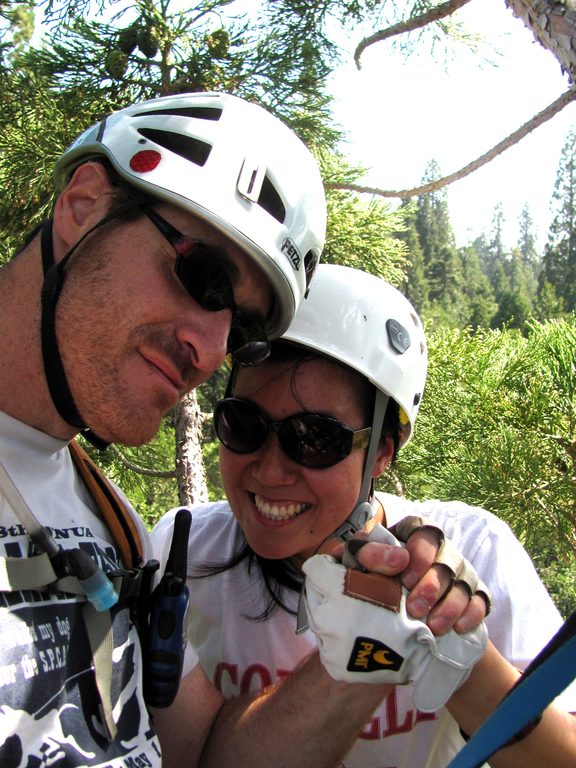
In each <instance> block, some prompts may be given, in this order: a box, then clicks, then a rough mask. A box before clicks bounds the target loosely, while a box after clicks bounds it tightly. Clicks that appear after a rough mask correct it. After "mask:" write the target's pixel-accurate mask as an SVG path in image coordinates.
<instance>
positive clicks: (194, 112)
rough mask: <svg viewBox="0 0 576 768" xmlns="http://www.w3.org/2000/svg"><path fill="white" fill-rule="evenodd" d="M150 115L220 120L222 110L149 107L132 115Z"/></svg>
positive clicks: (211, 108) (212, 108)
mask: <svg viewBox="0 0 576 768" xmlns="http://www.w3.org/2000/svg"><path fill="white" fill-rule="evenodd" d="M149 115H176V116H179V117H195V118H196V119H198V120H220V116H221V115H222V110H221V109H217V108H215V107H182V108H180V109H166V108H164V109H147V110H146V111H145V112H134V113H133V114H132V117H148V116H149Z"/></svg>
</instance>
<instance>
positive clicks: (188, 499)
mask: <svg viewBox="0 0 576 768" xmlns="http://www.w3.org/2000/svg"><path fill="white" fill-rule="evenodd" d="M174 429H175V432H176V472H177V475H178V495H179V497H180V503H181V504H196V503H198V502H203V501H208V487H207V485H206V473H205V471H204V462H203V461H202V414H201V412H200V407H199V405H198V399H197V397H196V392H195V391H194V390H192V392H190V393H189V394H188V395H186V397H185V398H184V399H183V400H182V402H181V403H180V404H179V405H178V406H177V407H176V408H175V411H174Z"/></svg>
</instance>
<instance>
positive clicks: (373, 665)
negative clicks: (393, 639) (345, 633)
mask: <svg viewBox="0 0 576 768" xmlns="http://www.w3.org/2000/svg"><path fill="white" fill-rule="evenodd" d="M403 662H404V657H403V656H400V654H399V653H396V651H394V650H392V648H389V647H388V646H387V645H385V644H384V643H381V642H380V640H374V639H372V638H370V637H357V638H356V640H355V642H354V647H353V648H352V653H351V654H350V659H349V661H348V665H347V667H346V669H347V670H348V672H377V671H379V670H383V669H387V670H390V671H391V672H397V671H398V670H399V669H400V667H401V666H402V663H403Z"/></svg>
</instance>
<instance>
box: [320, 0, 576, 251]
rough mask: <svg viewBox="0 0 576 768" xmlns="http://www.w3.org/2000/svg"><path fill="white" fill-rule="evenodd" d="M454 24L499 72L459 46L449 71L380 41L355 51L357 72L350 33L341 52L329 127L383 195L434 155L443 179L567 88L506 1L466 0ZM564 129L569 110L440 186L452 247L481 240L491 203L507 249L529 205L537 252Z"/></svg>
mask: <svg viewBox="0 0 576 768" xmlns="http://www.w3.org/2000/svg"><path fill="white" fill-rule="evenodd" d="M457 18H460V19H461V20H462V21H463V22H465V23H466V27H467V29H469V30H470V31H476V32H481V33H482V35H483V38H484V39H485V41H486V43H487V44H489V45H490V46H494V47H495V48H497V49H498V50H499V51H500V52H501V54H502V55H500V56H496V55H495V54H494V53H493V49H492V54H491V57H492V59H495V60H496V62H497V66H491V65H490V64H487V63H485V62H484V63H482V61H481V60H479V59H478V57H476V56H473V55H472V54H470V53H469V52H467V51H465V50H463V49H461V50H460V51H459V52H456V54H455V55H454V58H453V60H451V61H449V62H448V63H447V64H444V63H443V62H442V63H439V64H435V63H434V62H433V60H432V58H431V56H430V53H429V51H427V52H426V53H425V54H422V55H412V56H411V57H410V58H409V59H408V60H406V59H405V58H404V57H403V56H401V55H400V54H399V53H395V52H394V51H393V50H392V48H391V45H390V43H389V42H383V43H377V44H375V45H373V46H371V47H370V48H368V49H367V50H366V51H365V52H364V54H363V56H362V59H361V69H360V70H358V69H357V68H356V65H355V63H354V60H353V55H352V54H353V51H354V48H355V46H356V45H357V43H358V42H359V40H360V39H361V38H360V37H359V36H358V37H356V36H355V35H354V36H351V38H350V51H349V55H348V56H347V57H346V60H345V62H344V63H343V65H342V66H341V67H340V68H339V69H338V71H337V73H336V75H335V76H334V78H333V80H332V83H331V90H332V93H333V95H334V97H335V104H334V115H335V118H336V121H337V122H338V123H339V124H340V125H341V126H342V128H344V129H345V131H346V132H347V143H346V144H345V145H344V146H343V149H344V150H345V152H346V154H347V155H348V157H349V158H351V159H352V160H353V161H355V162H358V163H360V164H361V165H362V166H363V167H365V168H367V169H369V170H368V173H367V175H366V176H365V177H363V179H362V180H361V183H365V184H367V185H370V186H375V187H380V188H383V189H406V188H409V187H414V186H418V184H419V183H420V182H421V179H422V175H423V173H424V170H425V168H426V165H427V163H428V161H429V160H432V159H433V160H436V162H437V163H438V164H439V166H440V170H441V173H442V175H443V176H444V175H447V174H449V173H453V172H455V171H457V170H459V169H460V168H461V167H463V166H465V165H467V164H468V163H469V162H471V161H472V160H474V159H476V158H477V157H478V156H479V155H482V154H483V153H484V152H486V151H487V150H489V149H490V148H491V147H492V146H493V145H494V144H496V143H497V142H499V141H501V140H502V139H503V138H505V137H506V136H507V135H508V134H509V133H511V132H512V131H514V130H516V129H517V128H518V127H520V125H522V124H523V123H525V122H526V121H527V120H529V119H530V118H531V117H532V116H533V115H535V114H536V113H537V112H540V111H541V110H542V109H544V108H545V107H546V106H548V104H550V103H551V102H552V101H554V100H555V99H556V98H558V97H559V96H560V95H561V94H562V93H564V91H566V90H567V89H568V87H569V83H568V78H567V76H566V75H565V74H562V72H561V69H560V65H559V63H558V62H557V60H556V58H555V57H554V55H553V54H552V53H551V52H550V51H548V50H547V49H545V48H544V47H543V46H541V45H540V44H539V43H538V42H536V41H535V40H534V36H533V34H532V32H531V31H530V30H529V29H528V28H527V27H525V26H524V23H523V22H522V20H520V19H517V18H516V17H514V15H513V13H512V11H511V10H510V9H508V8H507V7H506V5H505V2H504V0H481V1H480V0H473V2H471V3H469V4H468V5H467V6H464V8H462V9H461V10H460V11H458V16H457ZM572 126H574V127H576V103H571V104H569V105H568V106H567V107H565V108H564V109H563V110H562V112H560V113H559V114H557V115H556V116H555V117H553V118H552V119H551V120H549V121H548V122H547V123H545V124H544V125H542V126H540V127H539V128H537V129H535V130H534V131H533V132H532V133H531V134H528V136H527V137H526V138H524V139H522V140H521V142H520V143H519V144H517V145H515V146H514V147H512V148H510V149H508V150H506V152H504V153H503V154H502V155H500V156H499V157H497V158H496V159H495V160H492V161H491V162H490V163H489V164H487V165H485V166H484V167H483V168H481V169H479V170H477V171H475V172H474V173H473V174H471V175H470V176H468V177H466V178H465V179H462V180H460V181H457V182H454V183H453V184H452V185H450V186H449V187H448V188H447V194H448V205H449V210H450V216H451V222H452V227H453V230H454V234H455V236H456V242H457V245H458V246H462V245H465V244H466V243H468V242H470V241H471V240H473V239H474V238H475V237H476V236H478V235H480V234H481V233H482V232H486V233H489V232H490V230H491V225H492V218H493V214H494V209H495V206H496V205H497V204H498V203H502V206H503V212H504V217H505V228H504V242H505V245H507V246H508V247H512V246H514V245H516V243H517V241H518V219H519V217H520V214H521V212H522V209H523V207H524V205H525V204H528V205H529V208H530V214H531V216H532V220H533V222H534V228H535V233H536V236H537V242H538V245H539V247H543V245H544V243H545V242H546V237H547V232H548V227H549V225H550V221H551V213H550V200H551V197H552V193H553V190H554V183H555V181H556V175H557V170H558V163H559V160H560V154H561V151H562V147H563V145H564V142H565V139H566V136H567V134H568V131H569V129H570V128H571V127H572ZM390 202H391V204H393V205H395V204H397V202H398V201H396V200H394V199H390Z"/></svg>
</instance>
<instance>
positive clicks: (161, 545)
mask: <svg viewBox="0 0 576 768" xmlns="http://www.w3.org/2000/svg"><path fill="white" fill-rule="evenodd" d="M180 509H187V510H189V511H190V514H191V522H190V533H189V535H188V549H189V551H194V552H196V553H198V552H199V551H200V550H202V551H203V552H205V553H206V554H208V553H209V551H216V552H218V551H220V552H221V553H223V552H224V550H225V549H226V550H227V548H228V544H227V542H230V543H231V542H232V541H233V540H234V538H235V536H236V532H237V525H236V521H235V518H234V515H233V514H232V512H231V510H230V505H229V504H228V502H227V501H216V502H210V503H203V504H194V505H191V506H188V507H174V509H170V510H169V511H168V512H166V514H165V515H163V516H162V517H161V518H160V520H159V521H158V522H157V523H156V525H155V526H154V528H153V529H152V532H151V537H152V541H153V544H154V547H155V550H156V552H157V555H156V556H157V557H158V553H159V552H161V553H163V552H164V551H165V550H166V549H167V547H169V546H170V542H171V541H172V535H173V532H174V519H175V517H176V513H177V512H178V511H179V510H180Z"/></svg>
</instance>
